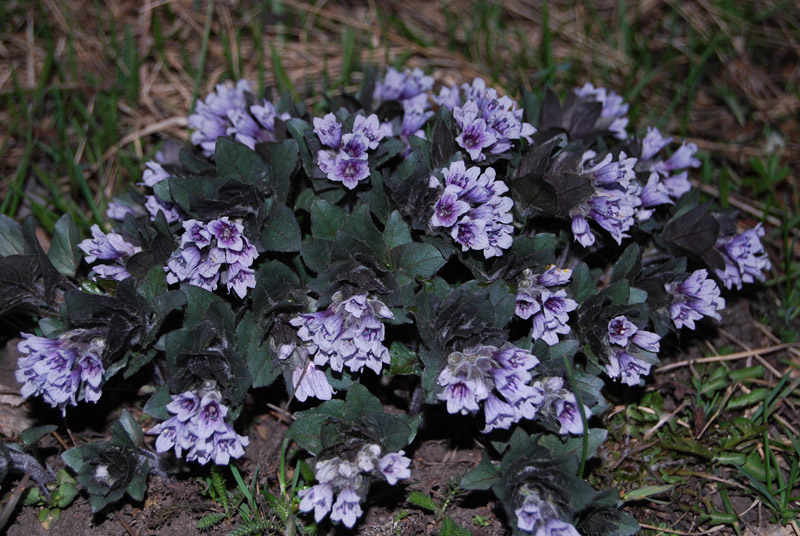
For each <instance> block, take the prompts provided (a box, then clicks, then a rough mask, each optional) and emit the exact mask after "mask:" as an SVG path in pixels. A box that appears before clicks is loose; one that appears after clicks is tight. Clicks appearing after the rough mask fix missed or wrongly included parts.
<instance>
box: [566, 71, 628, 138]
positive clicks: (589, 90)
mask: <svg viewBox="0 0 800 536" xmlns="http://www.w3.org/2000/svg"><path fill="white" fill-rule="evenodd" d="M573 92H574V93H575V95H576V96H577V97H578V98H579V99H580V100H582V101H589V102H599V103H600V104H601V105H602V106H603V108H602V111H601V112H600V118H599V119H598V121H597V122H596V123H595V128H596V129H598V130H608V131H609V132H611V133H612V134H613V135H614V137H615V138H617V139H618V140H624V139H625V138H627V137H628V134H627V132H625V127H627V126H628V118H627V117H626V116H625V114H627V113H628V105H627V104H626V103H625V102H624V101H623V100H622V97H620V96H619V95H617V94H616V93H614V92H613V91H608V90H606V89H605V88H602V87H598V88H595V87H594V85H592V84H590V83H589V82H587V83H586V84H584V86H583V87H579V88H575V89H574V90H573Z"/></svg>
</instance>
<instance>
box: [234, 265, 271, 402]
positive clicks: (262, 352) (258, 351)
mask: <svg viewBox="0 0 800 536" xmlns="http://www.w3.org/2000/svg"><path fill="white" fill-rule="evenodd" d="M276 262H277V261H276ZM263 333H264V330H263V328H262V327H261V326H260V325H259V324H258V323H257V322H256V321H255V318H254V315H253V314H252V313H250V312H248V313H246V314H245V316H244V317H243V318H242V319H241V320H240V321H239V324H238V325H237V326H236V341H237V345H238V347H239V350H240V351H241V352H242V353H243V354H244V355H245V356H246V358H247V366H248V368H249V369H250V376H251V377H252V379H253V387H265V386H267V385H270V384H272V382H274V381H275V378H277V377H278V375H279V374H280V368H279V367H276V366H274V365H273V361H272V357H271V356H270V353H269V351H268V347H267V345H266V344H264V343H262V342H261V338H262V336H263Z"/></svg>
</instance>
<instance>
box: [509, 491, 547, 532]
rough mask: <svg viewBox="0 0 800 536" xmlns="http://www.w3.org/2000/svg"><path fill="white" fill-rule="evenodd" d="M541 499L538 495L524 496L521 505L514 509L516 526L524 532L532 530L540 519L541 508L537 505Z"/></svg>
mask: <svg viewBox="0 0 800 536" xmlns="http://www.w3.org/2000/svg"><path fill="white" fill-rule="evenodd" d="M540 502H541V499H539V497H538V495H536V494H530V495H526V496H525V500H524V501H523V503H522V506H520V507H519V508H517V509H516V510H514V513H515V514H516V516H517V528H518V529H519V530H524V531H525V532H533V527H534V526H535V525H536V523H538V522H539V521H541V520H542V509H541V508H540V507H539V504H540Z"/></svg>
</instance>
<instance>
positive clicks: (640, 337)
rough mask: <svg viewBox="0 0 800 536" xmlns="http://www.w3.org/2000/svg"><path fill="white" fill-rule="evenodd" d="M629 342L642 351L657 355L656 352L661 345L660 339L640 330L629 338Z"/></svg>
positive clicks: (654, 334)
mask: <svg viewBox="0 0 800 536" xmlns="http://www.w3.org/2000/svg"><path fill="white" fill-rule="evenodd" d="M631 341H633V344H635V345H636V346H638V347H639V348H641V349H642V350H646V351H648V352H654V353H658V351H659V350H660V349H661V343H660V342H659V341H661V337H660V336H659V335H658V334H656V333H653V332H651V331H645V330H643V329H640V330H639V331H637V332H636V334H635V335H634V336H633V337H632V338H631Z"/></svg>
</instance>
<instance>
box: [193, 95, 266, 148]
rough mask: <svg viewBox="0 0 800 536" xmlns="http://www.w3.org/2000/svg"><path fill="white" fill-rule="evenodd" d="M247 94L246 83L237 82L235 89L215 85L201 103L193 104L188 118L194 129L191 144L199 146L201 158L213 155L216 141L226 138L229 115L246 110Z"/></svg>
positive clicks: (229, 125) (229, 123) (230, 124)
mask: <svg viewBox="0 0 800 536" xmlns="http://www.w3.org/2000/svg"><path fill="white" fill-rule="evenodd" d="M248 94H252V90H251V89H250V84H248V82H247V81H246V80H239V81H238V82H237V83H236V86H235V87H232V86H231V85H226V84H218V85H217V89H216V91H215V92H214V93H211V94H209V95H208V96H207V97H206V100H205V102H203V101H200V100H198V101H197V104H196V107H195V112H194V113H193V114H192V115H190V116H189V128H192V129H194V132H193V133H192V143H193V144H194V145H199V146H200V147H201V148H202V149H203V154H204V155H205V156H213V155H214V149H215V147H216V144H217V138H219V137H220V136H226V135H228V128H229V127H231V126H232V123H231V121H230V116H231V115H232V114H235V113H236V112H238V111H244V110H246V109H247V98H248V97H247V95H248Z"/></svg>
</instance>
